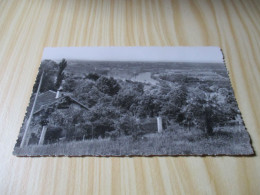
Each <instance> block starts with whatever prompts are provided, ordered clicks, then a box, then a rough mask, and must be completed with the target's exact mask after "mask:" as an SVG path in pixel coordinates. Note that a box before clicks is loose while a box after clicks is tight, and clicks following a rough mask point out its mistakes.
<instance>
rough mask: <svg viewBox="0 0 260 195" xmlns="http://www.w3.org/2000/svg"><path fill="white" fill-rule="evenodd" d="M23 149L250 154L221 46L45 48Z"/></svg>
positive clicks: (19, 149)
mask: <svg viewBox="0 0 260 195" xmlns="http://www.w3.org/2000/svg"><path fill="white" fill-rule="evenodd" d="M13 153H14V155H16V156H190V155H192V156H205V155H210V156H216V155H220V156H223V155H230V156H243V155H245V156H248V155H254V150H253V148H252V146H251V139H250V136H249V134H248V132H247V129H246V127H245V124H244V122H243V117H242V115H241V112H240V110H239V107H238V104H237V101H236V99H235V95H234V91H233V89H232V85H231V82H230V79H229V75H228V71H227V68H226V65H225V62H224V57H223V54H222V51H221V49H220V48H218V47H64V48H62V47H61V48H45V50H44V53H43V57H42V61H41V64H40V67H39V71H38V75H37V78H36V79H35V84H34V86H33V89H32V94H31V98H30V101H29V105H28V107H27V110H26V114H25V117H24V121H23V124H22V125H21V129H20V133H19V135H18V139H17V143H16V145H15V147H14V152H13Z"/></svg>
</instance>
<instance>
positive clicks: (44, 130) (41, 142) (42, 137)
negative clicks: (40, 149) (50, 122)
mask: <svg viewBox="0 0 260 195" xmlns="http://www.w3.org/2000/svg"><path fill="white" fill-rule="evenodd" d="M46 131H47V125H44V126H42V133H41V137H40V140H39V145H43V143H44V138H45V134H46Z"/></svg>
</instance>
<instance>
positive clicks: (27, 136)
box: [20, 71, 44, 147]
mask: <svg viewBox="0 0 260 195" xmlns="http://www.w3.org/2000/svg"><path fill="white" fill-rule="evenodd" d="M43 75H44V71H43V72H42V75H41V79H40V83H39V86H38V89H37V92H36V95H35V98H34V102H33V106H32V110H31V113H30V116H29V118H28V121H27V123H26V127H25V131H24V134H23V139H22V142H21V145H20V147H24V146H27V145H28V142H29V139H30V136H31V132H30V130H29V129H30V123H31V119H32V115H33V112H34V107H35V104H36V101H37V98H38V94H39V92H40V88H41V85H42V78H43Z"/></svg>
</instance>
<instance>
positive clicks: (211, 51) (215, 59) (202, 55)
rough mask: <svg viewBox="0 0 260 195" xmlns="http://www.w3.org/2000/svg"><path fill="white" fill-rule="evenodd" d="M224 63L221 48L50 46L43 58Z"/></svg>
mask: <svg viewBox="0 0 260 195" xmlns="http://www.w3.org/2000/svg"><path fill="white" fill-rule="evenodd" d="M62 58H65V59H67V60H68V59H73V60H86V61H154V62H156V61H160V62H212V63H222V62H223V54H222V52H221V50H220V48H219V47H213V46H208V47H47V48H45V49H44V52H43V56H42V60H44V59H51V60H55V61H59V60H61V59H62Z"/></svg>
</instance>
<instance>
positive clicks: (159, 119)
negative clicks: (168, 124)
mask: <svg viewBox="0 0 260 195" xmlns="http://www.w3.org/2000/svg"><path fill="white" fill-rule="evenodd" d="M157 128H158V133H162V131H163V127H162V117H160V116H159V117H157Z"/></svg>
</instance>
